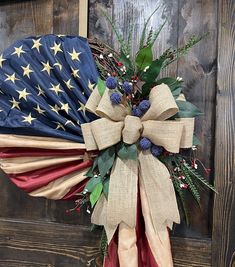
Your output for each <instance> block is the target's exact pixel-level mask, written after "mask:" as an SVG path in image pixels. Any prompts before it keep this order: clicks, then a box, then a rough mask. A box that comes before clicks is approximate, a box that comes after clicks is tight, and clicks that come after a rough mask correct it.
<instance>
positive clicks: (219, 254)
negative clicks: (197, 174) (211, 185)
mask: <svg viewBox="0 0 235 267" xmlns="http://www.w3.org/2000/svg"><path fill="white" fill-rule="evenodd" d="M234 10H235V2H234V1H232V0H227V1H225V0H224V1H222V0H220V1H219V22H218V29H219V37H218V76H217V96H216V100H217V106H216V145H215V184H216V187H217V189H218V191H219V195H218V196H216V197H215V201H214V213H213V234H212V253H213V254H212V266H213V267H220V266H224V267H231V266H235V173H234V160H235V158H234V130H235V126H234V121H235V112H234V107H235V98H234V88H235V74H234V61H235V47H234V39H235V16H234Z"/></svg>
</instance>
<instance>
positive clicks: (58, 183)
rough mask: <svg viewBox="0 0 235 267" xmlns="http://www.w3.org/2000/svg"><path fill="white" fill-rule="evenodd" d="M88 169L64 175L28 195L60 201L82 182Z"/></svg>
mask: <svg viewBox="0 0 235 267" xmlns="http://www.w3.org/2000/svg"><path fill="white" fill-rule="evenodd" d="M88 169H89V168H86V169H84V170H82V171H79V172H76V173H72V174H69V175H66V176H64V177H62V178H59V179H57V180H55V181H52V182H50V183H49V184H48V185H46V186H43V187H41V188H39V189H37V190H35V191H32V192H31V193H29V195H30V196H33V197H45V198H48V199H54V200H56V199H62V198H63V197H64V196H65V195H66V194H67V193H68V192H69V191H70V189H71V188H72V187H73V186H75V185H77V184H79V183H80V182H82V181H83V180H84V179H85V178H86V176H85V174H86V173H87V171H88Z"/></svg>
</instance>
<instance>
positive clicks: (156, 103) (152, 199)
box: [82, 84, 194, 241]
mask: <svg viewBox="0 0 235 267" xmlns="http://www.w3.org/2000/svg"><path fill="white" fill-rule="evenodd" d="M109 94H110V92H109V90H108V89H106V91H105V93H104V95H103V96H102V97H101V96H100V95H99V92H98V90H97V89H95V90H94V91H93V93H92V94H91V96H90V98H89V99H88V101H87V103H86V108H87V109H88V110H90V111H91V112H93V113H95V114H97V115H98V116H100V117H101V119H98V120H96V121H93V122H91V123H86V124H83V125H82V132H83V136H84V140H85V146H86V149H87V150H88V151H89V150H95V149H99V150H102V149H105V148H107V147H110V146H113V145H115V144H117V143H118V142H120V141H121V140H122V141H123V142H125V143H127V144H134V143H136V142H137V140H138V139H139V138H140V137H141V136H142V137H147V138H149V139H150V140H151V142H152V143H153V144H155V145H159V146H163V147H164V148H165V149H166V150H167V151H169V152H172V153H177V152H179V149H180V148H188V147H191V146H192V139H193V131H194V119H193V118H182V119H177V120H175V121H173V120H168V121H166V120H167V119H168V118H170V117H172V116H173V115H175V114H176V113H177V112H178V107H177V105H176V102H175V100H174V97H173V96H172V93H171V91H170V89H169V87H168V86H167V85H165V84H161V85H159V86H156V87H154V88H153V89H152V90H151V92H150V95H149V100H150V103H151V106H150V108H149V110H148V111H147V112H146V113H145V114H144V116H143V117H142V118H138V117H135V116H131V115H130V110H128V108H126V107H124V106H123V105H112V103H111V102H110V98H109ZM138 178H139V179H141V182H143V185H144V188H145V191H146V195H147V198H148V204H149V207H150V213H151V218H152V222H153V225H154V229H155V231H160V230H162V229H165V228H166V227H169V228H172V224H173V222H176V223H179V221H180V218H179V212H178V208H177V202H176V197H175V192H174V188H173V184H172V182H171V180H170V174H169V172H168V170H167V168H166V167H165V165H164V164H163V163H161V162H160V161H159V160H158V159H157V158H156V157H154V156H153V155H152V154H151V153H150V152H149V151H140V152H139V155H138V161H135V160H122V159H120V158H118V157H117V159H116V161H115V163H114V165H113V168H112V172H111V175H110V184H109V196H108V201H107V200H106V199H105V197H101V198H100V200H99V201H98V203H97V204H96V207H95V209H94V211H93V215H92V222H93V223H95V224H98V225H104V227H105V229H106V233H107V237H108V241H110V240H111V239H112V236H113V234H114V232H115V230H116V228H117V226H118V225H119V224H120V223H121V222H124V223H126V224H127V225H129V226H130V227H131V228H134V227H135V225H136V205H137V193H138Z"/></svg>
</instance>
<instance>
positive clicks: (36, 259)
mask: <svg viewBox="0 0 235 267" xmlns="http://www.w3.org/2000/svg"><path fill="white" fill-rule="evenodd" d="M0 229H1V231H0V266H12V267H13V266H22V267H23V266H32V267H37V266H56V267H64V266H69V267H73V266H74V267H75V266H79V267H83V266H96V267H99V266H101V259H100V254H99V241H98V240H99V236H100V233H99V232H97V231H96V232H90V231H89V228H87V227H82V226H79V227H76V226H69V225H61V224H56V223H49V222H30V221H27V222H26V221H24V222H23V221H20V220H18V221H11V220H0ZM172 249H173V255H174V266H176V267H186V266H187V267H196V266H197V267H207V266H210V261H211V241H210V240H209V239H208V240H207V239H205V240H197V239H189V238H176V237H174V238H172ZM21 251H24V253H21ZM17 264H18V265H17ZM30 264H31V265H30Z"/></svg>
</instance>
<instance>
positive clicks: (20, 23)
mask: <svg viewBox="0 0 235 267" xmlns="http://www.w3.org/2000/svg"><path fill="white" fill-rule="evenodd" d="M52 5H53V2H52V1H51V0H49V1H48V0H41V1H3V2H2V1H1V2H0V37H1V42H0V52H2V51H3V50H4V49H5V48H7V47H8V46H9V45H10V44H11V43H12V42H14V41H16V40H17V39H20V38H23V37H26V36H33V35H35V34H38V35H40V34H46V33H51V32H52V26H53V25H52V16H51V14H52Z"/></svg>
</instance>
